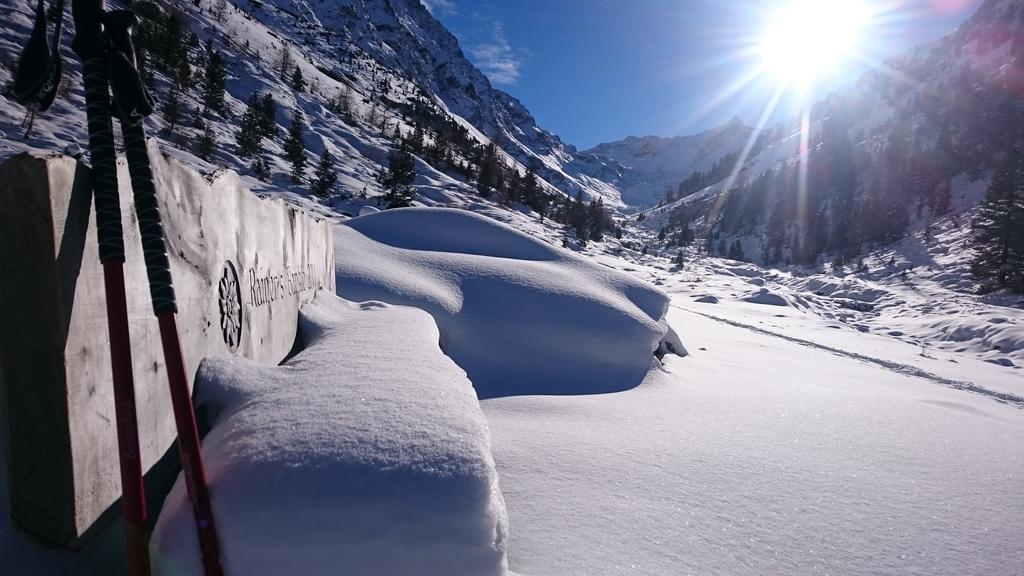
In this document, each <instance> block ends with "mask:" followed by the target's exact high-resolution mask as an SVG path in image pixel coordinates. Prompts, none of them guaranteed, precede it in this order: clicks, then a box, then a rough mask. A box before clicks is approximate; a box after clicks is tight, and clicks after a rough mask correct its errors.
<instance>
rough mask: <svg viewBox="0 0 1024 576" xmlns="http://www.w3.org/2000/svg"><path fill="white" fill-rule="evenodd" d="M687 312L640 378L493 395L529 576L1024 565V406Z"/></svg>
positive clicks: (961, 571) (976, 571) (980, 571)
mask: <svg viewBox="0 0 1024 576" xmlns="http://www.w3.org/2000/svg"><path fill="white" fill-rule="evenodd" d="M724 305H725V303H724V302H723V303H722V304H720V305H719V306H716V307H713V308H715V309H716V310H719V309H720V308H722V307H723V306H724ZM673 306H674V307H673V308H672V310H671V312H670V314H669V321H670V322H671V323H672V324H673V325H675V326H686V333H685V343H686V344H687V345H688V347H689V349H690V351H691V355H690V356H688V357H686V358H675V357H668V358H667V359H666V363H665V367H664V368H663V369H661V370H654V371H652V372H651V373H650V374H649V375H648V376H647V378H646V379H645V380H644V382H643V384H642V385H641V386H639V387H637V388H635V389H632V390H629V391H626V392H622V393H618V394H609V395H601V396H571V397H539V396H537V397H517V398H501V399H491V400H485V401H483V406H484V412H485V413H486V415H487V419H488V423H489V424H490V428H491V434H492V441H493V446H494V455H495V460H496V462H497V465H498V472H499V474H500V475H501V480H502V488H503V492H504V494H505V499H506V502H507V503H508V507H509V514H510V522H511V526H512V533H511V538H510V544H509V561H510V567H511V568H512V569H513V570H516V571H518V572H522V573H528V574H548V575H553V576H558V575H568V574H608V575H615V574H645V575H659V574H665V575H679V574H710V575H716V574H717V575H743V574H793V575H804V574H837V575H846V574H849V575H854V574H877V575H890V574H891V575H906V574H948V575H989V574H1018V573H1021V572H1024V545H1022V543H1024V516H1022V515H1021V514H1020V507H1019V502H1021V499H1022V498H1024V483H1022V482H1021V481H1020V479H1021V476H1022V475H1024V451H1022V450H1021V443H1020V439H1021V438H1022V434H1024V415H1022V413H1021V410H1020V409H1019V408H1018V407H1016V406H1014V405H1010V404H1003V403H999V402H996V401H993V400H992V399H991V398H987V397H984V396H980V395H974V394H968V393H965V392H962V391H958V390H953V389H949V388H944V387H942V386H936V385H935V384H934V383H932V382H929V381H928V380H924V379H921V378H917V377H912V376H907V375H903V374H898V373H895V372H892V371H889V370H886V369H883V368H881V367H879V366H877V365H873V364H866V363H862V362H859V361H856V360H854V359H849V358H843V357H837V356H835V355H834V354H832V353H830V352H827V351H822V350H819V349H816V348H814V347H809V346H806V345H801V344H798V343H794V342H790V341H786V340H782V339H780V338H777V337H775V336H771V335H766V334H762V333H758V332H754V331H751V330H748V329H745V328H742V327H736V326H732V325H729V324H725V323H722V322H718V321H715V320H711V319H708V318H706V317H704V316H702V315H699V314H694V313H692V312H690V311H689V310H691V309H692V310H699V309H700V308H697V307H701V306H704V307H706V306H708V305H706V304H692V303H690V302H689V298H682V297H677V298H675V299H674V300H673ZM675 306H679V307H681V308H677V307H675ZM807 336H809V337H812V338H813V333H812V334H807Z"/></svg>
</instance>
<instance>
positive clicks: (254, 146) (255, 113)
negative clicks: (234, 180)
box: [237, 92, 263, 158]
mask: <svg viewBox="0 0 1024 576" xmlns="http://www.w3.org/2000/svg"><path fill="white" fill-rule="evenodd" d="M237 142H238V155H239V156H240V157H242V158H249V157H251V156H252V155H253V154H256V153H257V152H259V151H260V148H261V147H262V146H263V104H262V103H261V102H260V100H259V98H258V97H257V96H256V93H255V92H253V94H252V95H251V96H249V103H248V107H247V108H246V109H245V113H244V114H242V125H241V128H240V129H239V131H238V138H237Z"/></svg>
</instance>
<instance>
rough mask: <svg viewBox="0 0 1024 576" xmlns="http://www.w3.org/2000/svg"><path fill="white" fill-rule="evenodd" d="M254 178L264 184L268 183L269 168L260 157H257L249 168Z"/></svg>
mask: <svg viewBox="0 0 1024 576" xmlns="http://www.w3.org/2000/svg"><path fill="white" fill-rule="evenodd" d="M249 168H250V169H252V173H253V175H254V176H256V177H257V178H259V179H260V180H262V181H264V182H270V166H269V165H267V161H266V160H264V159H263V157H262V156H257V157H256V158H255V159H254V160H253V161H252V164H251V165H250V166H249Z"/></svg>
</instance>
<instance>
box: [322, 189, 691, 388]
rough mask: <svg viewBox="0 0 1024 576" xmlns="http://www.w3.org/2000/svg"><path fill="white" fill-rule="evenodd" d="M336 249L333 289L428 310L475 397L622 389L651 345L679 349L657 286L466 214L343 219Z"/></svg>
mask: <svg viewBox="0 0 1024 576" xmlns="http://www.w3.org/2000/svg"><path fill="white" fill-rule="evenodd" d="M335 258H336V260H337V262H336V270H337V281H338V293H339V294H340V295H341V296H343V297H345V298H347V299H349V300H354V301H360V300H371V299H372V300H381V301H385V302H390V303H394V304H405V305H412V306H417V307H419V308H422V309H424V310H426V311H428V312H430V313H431V314H432V315H433V316H434V319H435V320H436V321H437V324H438V327H439V328H440V331H441V347H442V348H443V349H444V351H445V353H447V354H448V355H449V356H451V357H452V358H453V359H454V360H455V361H456V362H457V363H458V364H459V365H460V366H461V367H462V368H464V369H465V370H466V373H467V374H468V375H469V377H470V379H471V380H472V381H473V385H474V387H475V388H476V390H477V393H478V395H479V396H480V397H481V398H488V397H495V396H508V395H523V394H585V393H602V392H611V391H618V390H626V389H629V388H632V387H634V386H636V385H637V384H639V383H640V381H641V380H643V378H644V376H645V375H646V374H647V372H648V371H649V370H650V369H651V367H652V366H654V365H655V364H656V360H655V357H654V354H653V353H654V351H655V350H657V349H658V348H659V347H664V348H666V349H668V348H669V347H670V346H671V350H669V351H672V350H674V351H676V352H679V353H685V351H684V350H683V349H682V346H681V345H680V344H679V342H678V339H676V337H675V334H674V333H672V332H671V331H670V330H669V328H668V325H667V324H666V323H665V321H664V316H665V313H666V312H667V310H668V298H667V297H666V296H665V294H663V293H662V292H660V291H659V290H657V289H655V288H653V287H651V286H650V285H649V284H647V283H645V282H642V281H639V280H636V279H634V278H632V277H630V276H627V275H625V274H622V273H621V272H618V271H616V270H612V269H608V268H607V267H603V266H599V265H596V264H593V263H591V262H588V261H587V260H584V259H582V258H580V257H578V256H576V255H574V254H573V253H571V252H569V251H567V250H562V249H559V248H555V247H552V246H550V245H548V244H546V243H544V242H541V241H539V240H535V239H533V238H531V237H529V236H527V235H525V234H523V233H521V232H518V231H515V230H513V229H511V228H509V227H508V226H505V225H504V224H500V223H498V222H495V221H493V220H491V219H488V218H485V217H483V216H479V215H477V214H473V213H471V212H467V211H462V210H450V209H430V208H412V209H404V210H388V211H385V212H380V213H376V214H370V215H367V216H363V217H360V218H357V219H353V220H350V221H348V222H346V223H345V224H343V225H339V226H337V227H336V228H335ZM663 342H665V343H664V344H663Z"/></svg>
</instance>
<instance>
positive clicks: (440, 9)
mask: <svg viewBox="0 0 1024 576" xmlns="http://www.w3.org/2000/svg"><path fill="white" fill-rule="evenodd" d="M421 1H422V2H423V5H424V6H426V7H427V10H429V11H430V13H431V14H457V13H458V7H457V6H456V5H455V2H453V1H452V0H421Z"/></svg>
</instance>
